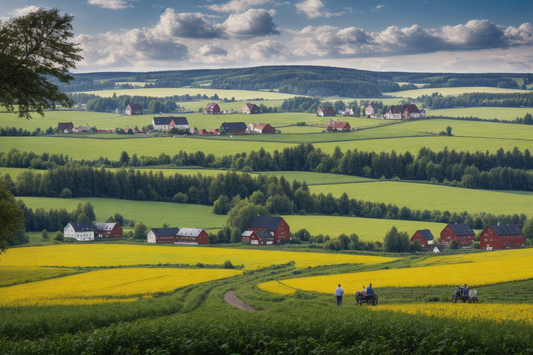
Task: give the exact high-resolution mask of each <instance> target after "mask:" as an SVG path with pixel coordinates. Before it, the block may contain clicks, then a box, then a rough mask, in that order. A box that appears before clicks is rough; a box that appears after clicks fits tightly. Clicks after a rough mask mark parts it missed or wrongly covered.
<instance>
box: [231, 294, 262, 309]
mask: <svg viewBox="0 0 533 355" xmlns="http://www.w3.org/2000/svg"><path fill="white" fill-rule="evenodd" d="M224 301H226V302H228V303H229V304H231V305H233V306H235V307H238V308H240V309H244V310H245V311H248V312H257V310H256V309H254V308H252V307H250V306H248V305H247V304H246V303H244V302H242V301H241V300H239V299H238V298H237V296H235V291H228V292H226V293H225V294H224Z"/></svg>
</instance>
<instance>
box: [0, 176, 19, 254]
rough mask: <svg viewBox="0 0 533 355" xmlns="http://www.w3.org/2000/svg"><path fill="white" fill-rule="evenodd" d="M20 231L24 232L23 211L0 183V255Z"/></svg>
mask: <svg viewBox="0 0 533 355" xmlns="http://www.w3.org/2000/svg"><path fill="white" fill-rule="evenodd" d="M20 230H24V211H23V210H22V208H20V206H19V205H18V204H17V202H16V201H15V198H14V197H13V195H12V194H11V193H10V192H9V191H8V190H7V188H6V186H5V184H4V183H0V254H1V253H2V252H4V251H5V250H6V248H7V245H8V243H9V242H10V241H12V240H13V238H14V237H15V234H16V233H17V232H18V231H20Z"/></svg>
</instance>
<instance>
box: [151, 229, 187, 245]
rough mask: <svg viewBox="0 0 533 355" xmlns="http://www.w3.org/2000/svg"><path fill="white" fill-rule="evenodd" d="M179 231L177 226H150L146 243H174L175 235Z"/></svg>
mask: <svg viewBox="0 0 533 355" xmlns="http://www.w3.org/2000/svg"><path fill="white" fill-rule="evenodd" d="M179 231H180V229H179V228H152V229H150V231H149V232H148V235H147V238H146V239H147V242H148V243H153V244H155V243H172V244H173V243H174V242H175V241H176V235H177V234H178V232H179Z"/></svg>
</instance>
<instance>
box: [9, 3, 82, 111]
mask: <svg viewBox="0 0 533 355" xmlns="http://www.w3.org/2000/svg"><path fill="white" fill-rule="evenodd" d="M73 18H74V17H73V16H71V15H68V14H65V15H61V14H60V10H59V9H57V8H54V9H51V10H46V9H44V8H39V9H38V10H37V11H34V12H30V13H28V14H27V15H24V16H21V17H17V18H12V19H9V20H7V21H5V22H3V23H0V105H3V106H6V107H7V109H8V110H9V111H14V106H13V105H16V104H18V116H19V117H25V118H28V119H29V118H31V115H30V113H31V112H37V113H39V114H40V115H41V116H44V112H43V110H45V109H51V108H55V105H56V104H57V103H60V104H61V105H65V106H68V107H70V106H71V101H70V99H69V98H68V96H67V95H66V94H64V93H62V92H60V91H59V87H58V86H57V85H55V84H53V83H51V82H50V81H49V80H48V79H51V78H56V79H57V80H59V81H60V82H62V83H68V82H69V81H71V80H73V79H74V78H73V77H72V76H71V75H69V70H70V69H75V68H76V63H77V62H79V61H80V60H82V59H83V57H81V56H80V55H78V52H80V51H81V48H79V47H77V44H75V43H71V42H70V41H69V40H70V39H71V38H72V37H73V36H74V34H73V32H72V23H71V22H72V19H73Z"/></svg>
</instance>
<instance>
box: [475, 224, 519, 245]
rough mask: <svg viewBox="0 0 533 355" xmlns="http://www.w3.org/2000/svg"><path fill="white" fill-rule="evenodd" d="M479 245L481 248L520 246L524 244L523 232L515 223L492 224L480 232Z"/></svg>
mask: <svg viewBox="0 0 533 355" xmlns="http://www.w3.org/2000/svg"><path fill="white" fill-rule="evenodd" d="M479 242H480V247H481V249H483V250H493V249H509V248H520V247H523V246H524V245H525V238H524V234H523V233H522V231H521V230H520V228H518V226H517V225H516V224H500V223H498V224H493V225H490V226H488V227H487V228H485V229H484V230H483V232H481V234H480V237H479Z"/></svg>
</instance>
